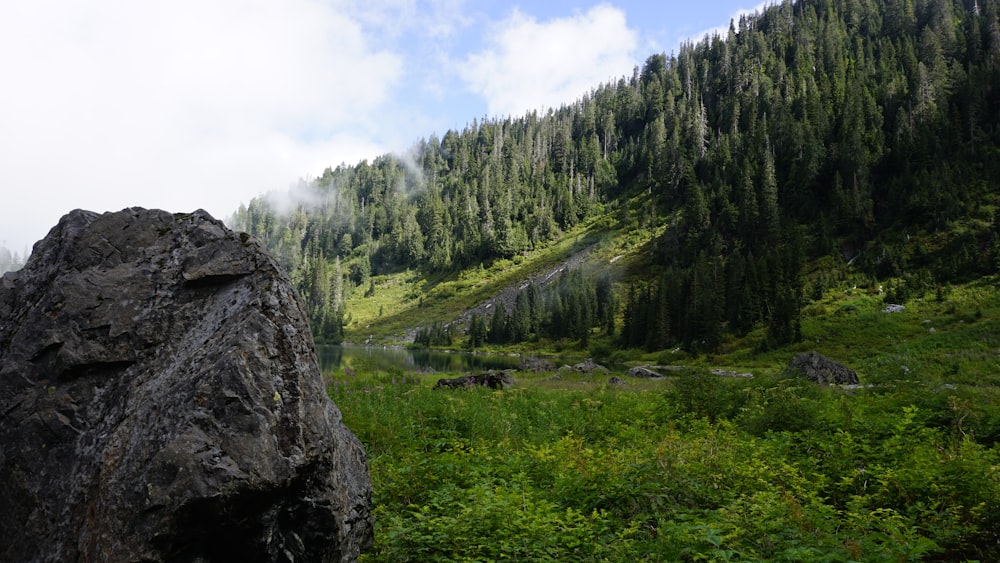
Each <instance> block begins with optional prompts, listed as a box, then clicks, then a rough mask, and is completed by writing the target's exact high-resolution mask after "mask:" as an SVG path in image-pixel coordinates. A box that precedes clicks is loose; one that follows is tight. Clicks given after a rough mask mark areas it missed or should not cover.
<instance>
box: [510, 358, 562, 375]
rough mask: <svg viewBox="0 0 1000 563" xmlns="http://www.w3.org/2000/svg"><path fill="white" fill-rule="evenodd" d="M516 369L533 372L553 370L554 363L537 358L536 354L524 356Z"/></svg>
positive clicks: (554, 367)
mask: <svg viewBox="0 0 1000 563" xmlns="http://www.w3.org/2000/svg"><path fill="white" fill-rule="evenodd" d="M517 369H519V370H521V371H533V372H540V371H553V370H555V369H556V365H555V364H553V363H552V362H550V361H548V360H545V359H542V358H539V357H538V356H526V357H524V358H523V359H522V360H521V363H520V364H519V365H518V366H517Z"/></svg>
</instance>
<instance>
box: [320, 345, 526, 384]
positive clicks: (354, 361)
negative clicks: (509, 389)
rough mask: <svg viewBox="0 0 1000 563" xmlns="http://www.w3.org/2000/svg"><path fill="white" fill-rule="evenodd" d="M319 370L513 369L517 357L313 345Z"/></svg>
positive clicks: (340, 372)
mask: <svg viewBox="0 0 1000 563" xmlns="http://www.w3.org/2000/svg"><path fill="white" fill-rule="evenodd" d="M316 355H317V356H318V357H319V365H320V369H321V370H322V371H323V373H324V374H326V375H332V376H333V377H337V376H338V375H343V374H344V373H345V368H350V369H351V370H352V371H353V372H356V373H364V374H372V375H374V374H380V373H382V374H397V373H398V374H412V373H428V372H432V371H433V372H441V373H444V372H463V371H478V370H484V371H485V370H491V369H511V368H516V367H517V366H518V365H519V364H520V363H521V358H519V357H517V356H507V355H502V354H478V353H471V352H442V351H440V350H411V349H409V348H399V347H393V346H385V347H383V346H351V345H343V346H330V345H317V346H316Z"/></svg>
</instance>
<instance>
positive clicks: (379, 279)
mask: <svg viewBox="0 0 1000 563" xmlns="http://www.w3.org/2000/svg"><path fill="white" fill-rule="evenodd" d="M596 223H597V222H596V221H591V222H589V223H586V224H584V225H581V226H580V227H578V228H576V229H574V230H572V231H569V232H567V233H564V234H563V236H562V237H560V238H559V239H557V240H556V241H554V242H552V243H550V244H548V245H546V246H545V247H543V248H539V249H536V250H533V251H531V252H528V253H526V254H524V255H519V256H515V257H514V258H513V259H511V260H495V261H493V262H492V263H489V264H486V263H484V264H480V265H479V266H478V267H474V268H468V269H466V270H462V271H460V272H459V271H452V272H445V273H433V274H427V275H424V274H420V273H416V272H412V271H407V272H400V273H395V274H389V275H383V276H375V277H373V278H372V281H373V282H374V284H375V292H374V295H370V296H365V293H366V291H365V290H366V289H367V288H361V287H359V288H355V290H354V292H353V293H352V294H351V295H350V296H349V298H348V300H347V310H348V311H349V312H350V319H351V322H350V323H348V324H347V326H345V327H344V330H345V334H346V335H347V339H348V340H351V341H364V340H365V339H367V338H370V337H371V338H374V339H378V340H391V339H393V338H395V337H398V336H399V335H401V334H403V333H404V332H405V331H406V330H407V329H409V328H412V327H414V326H415V325H421V324H430V323H432V322H435V321H451V320H454V319H455V318H456V317H457V316H458V315H459V314H460V313H461V312H462V311H465V310H466V309H469V308H472V307H475V306H476V305H478V304H480V303H482V302H483V301H486V300H488V299H490V298H491V297H493V296H495V295H496V294H497V293H499V292H501V291H502V290H503V289H504V288H506V287H508V286H510V285H514V284H516V283H518V282H520V281H521V280H524V279H527V278H528V277H530V276H532V275H534V274H536V273H539V272H542V271H545V270H546V269H549V268H552V267H555V266H556V265H558V264H559V263H561V262H563V261H564V260H566V259H567V258H568V257H569V256H571V255H573V254H574V253H576V252H579V251H580V250H583V249H585V248H589V247H593V246H596V245H599V243H600V242H601V240H602V235H600V234H599V232H598V231H597V230H596V226H595V225H596Z"/></svg>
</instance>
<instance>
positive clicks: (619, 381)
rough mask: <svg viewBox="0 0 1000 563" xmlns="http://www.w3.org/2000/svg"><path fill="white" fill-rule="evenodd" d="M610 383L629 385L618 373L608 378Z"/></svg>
mask: <svg viewBox="0 0 1000 563" xmlns="http://www.w3.org/2000/svg"><path fill="white" fill-rule="evenodd" d="M608 385H627V383H625V380H624V379H622V378H620V377H618V376H617V375H616V376H614V377H612V378H611V379H609V380H608Z"/></svg>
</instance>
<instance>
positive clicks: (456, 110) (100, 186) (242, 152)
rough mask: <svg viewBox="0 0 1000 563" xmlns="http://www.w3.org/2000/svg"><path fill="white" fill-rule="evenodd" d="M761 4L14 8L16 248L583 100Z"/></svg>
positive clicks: (3, 141)
mask: <svg viewBox="0 0 1000 563" xmlns="http://www.w3.org/2000/svg"><path fill="white" fill-rule="evenodd" d="M761 6H762V4H760V1H759V0H711V1H707V2H680V1H678V2H673V1H653V0H642V1H631V0H619V1H611V2H600V3H598V2H589V1H585V0H572V1H571V0H544V1H541V0H539V1H532V2H523V3H520V4H519V3H516V2H508V1H493V0H280V1H279V0H171V1H170V2H166V1H159V2H156V1H148V2H135V1H132V0H88V1H87V2H76V1H73V0H4V1H3V2H0V77H2V79H0V80H2V81H0V244H3V245H5V246H7V247H8V248H10V249H11V250H15V251H18V252H22V251H23V250H24V249H25V248H26V247H27V248H30V246H31V245H32V244H33V243H34V242H35V241H37V240H38V239H40V238H42V237H44V236H45V234H46V233H47V232H48V230H49V229H50V228H51V227H52V226H53V225H55V224H56V222H57V221H58V220H59V217H61V216H62V215H63V214H65V213H66V212H67V211H70V210H71V209H74V208H84V209H91V210H95V211H115V210H119V209H122V208H125V207H130V206H136V205H137V206H142V207H157V208H162V209H167V210H169V211H173V212H182V211H184V212H186V211H193V210H195V209H198V208H203V209H205V210H207V211H209V212H210V213H211V214H213V215H214V216H216V217H218V218H220V219H226V218H228V217H229V216H230V215H231V214H232V212H233V211H235V209H236V208H237V207H238V206H239V204H240V203H247V202H249V201H250V199H251V198H252V197H254V196H256V195H259V194H262V193H264V192H267V191H270V190H283V189H285V188H287V187H288V186H289V185H291V184H292V183H294V182H295V181H296V180H297V179H299V178H306V179H311V178H313V177H315V176H317V175H319V174H321V173H322V171H323V169H324V168H326V167H328V166H336V165H338V164H340V163H347V164H354V163H357V162H358V161H360V160H361V159H364V158H368V159H371V158H373V157H374V156H377V155H379V154H383V153H386V152H395V151H403V150H406V149H407V148H409V147H410V146H411V145H412V144H413V143H414V142H415V141H416V140H418V139H420V138H426V137H428V136H430V135H431V134H432V133H433V134H437V135H438V136H439V137H440V136H443V134H444V133H445V132H446V131H448V130H449V129H461V128H462V127H464V126H465V125H466V124H467V123H470V122H471V121H472V120H473V119H474V118H476V119H481V118H483V117H484V116H507V115H511V116H518V115H521V114H523V113H524V112H525V111H528V110H531V109H543V108H546V107H558V106H560V105H562V104H564V103H571V102H573V101H574V100H576V99H577V98H579V97H580V95H581V94H583V93H585V92H587V91H588V90H590V89H591V88H592V87H594V86H597V85H599V84H601V83H605V82H608V81H610V80H617V79H618V78H620V77H622V76H628V75H631V72H632V69H633V67H634V66H636V65H639V66H641V65H642V63H643V61H644V60H645V59H646V57H648V56H649V55H650V54H653V53H658V52H666V53H668V54H669V53H671V52H676V50H677V48H678V45H679V44H680V42H681V41H683V40H686V39H698V38H700V37H701V36H703V35H704V34H705V33H706V32H710V31H712V30H715V29H718V30H724V29H726V28H727V27H728V25H729V21H730V19H731V18H738V17H739V15H740V14H741V13H747V12H753V11H754V10H755V9H758V8H760V7H761Z"/></svg>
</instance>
